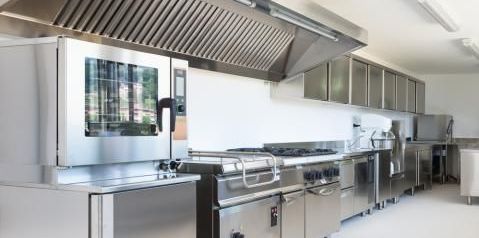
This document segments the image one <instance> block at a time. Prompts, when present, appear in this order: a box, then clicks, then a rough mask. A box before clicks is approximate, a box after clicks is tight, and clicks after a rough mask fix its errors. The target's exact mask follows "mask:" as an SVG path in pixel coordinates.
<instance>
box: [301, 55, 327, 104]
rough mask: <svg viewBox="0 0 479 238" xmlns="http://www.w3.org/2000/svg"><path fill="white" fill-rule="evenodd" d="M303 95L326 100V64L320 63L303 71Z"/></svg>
mask: <svg viewBox="0 0 479 238" xmlns="http://www.w3.org/2000/svg"><path fill="white" fill-rule="evenodd" d="M304 97H305V98H309V99H317V100H323V101H326V100H328V64H322V65H320V66H317V67H316V68H314V69H312V70H309V71H307V72H305V73H304Z"/></svg>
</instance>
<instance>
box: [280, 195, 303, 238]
mask: <svg viewBox="0 0 479 238" xmlns="http://www.w3.org/2000/svg"><path fill="white" fill-rule="evenodd" d="M281 201H282V203H281V215H282V217H281V238H296V237H304V205H305V193H304V190H301V191H299V192H293V193H288V194H284V195H282V199H281Z"/></svg>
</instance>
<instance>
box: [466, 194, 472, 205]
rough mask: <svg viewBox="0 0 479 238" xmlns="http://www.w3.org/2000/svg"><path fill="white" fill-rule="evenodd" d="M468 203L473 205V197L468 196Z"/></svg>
mask: <svg viewBox="0 0 479 238" xmlns="http://www.w3.org/2000/svg"><path fill="white" fill-rule="evenodd" d="M467 205H472V197H471V196H468V197H467Z"/></svg>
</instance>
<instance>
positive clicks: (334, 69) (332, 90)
mask: <svg viewBox="0 0 479 238" xmlns="http://www.w3.org/2000/svg"><path fill="white" fill-rule="evenodd" d="M350 72H351V58H349V57H346V56H343V57H340V58H338V59H335V60H333V61H331V63H330V79H329V80H330V83H329V85H330V87H329V100H330V101H333V102H339V103H344V104H348V103H349V86H350V85H349V79H350Z"/></svg>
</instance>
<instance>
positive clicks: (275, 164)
mask: <svg viewBox="0 0 479 238" xmlns="http://www.w3.org/2000/svg"><path fill="white" fill-rule="evenodd" d="M242 155H243V156H245V155H247V156H267V157H270V158H271V160H272V161H273V167H272V169H271V173H272V178H271V180H269V181H266V182H263V183H255V184H249V183H248V181H247V180H246V163H245V161H244V159H243V158H242V157H241V156H242ZM190 156H192V157H195V156H196V157H213V158H230V159H236V160H238V161H239V162H240V163H241V170H242V179H243V185H244V187H245V188H247V189H250V188H257V187H261V186H266V185H270V184H273V183H275V182H277V181H279V179H280V175H279V169H278V160H277V159H276V157H275V156H274V155H272V154H270V153H256V152H231V151H227V152H208V151H191V152H190Z"/></svg>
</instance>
